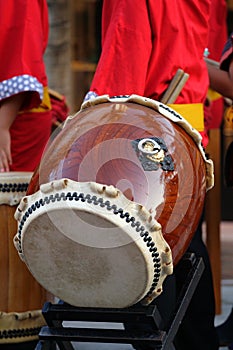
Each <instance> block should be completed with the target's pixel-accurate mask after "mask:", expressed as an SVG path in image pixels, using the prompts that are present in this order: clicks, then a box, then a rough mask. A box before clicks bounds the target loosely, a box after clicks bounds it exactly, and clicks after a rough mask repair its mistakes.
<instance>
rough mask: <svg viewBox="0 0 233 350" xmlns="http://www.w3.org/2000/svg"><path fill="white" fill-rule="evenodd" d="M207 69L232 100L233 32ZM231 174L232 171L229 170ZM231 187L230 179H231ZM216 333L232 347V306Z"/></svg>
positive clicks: (231, 114)
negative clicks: (218, 61)
mask: <svg viewBox="0 0 233 350" xmlns="http://www.w3.org/2000/svg"><path fill="white" fill-rule="evenodd" d="M207 65H208V71H209V75H210V86H211V87H212V88H213V89H214V90H215V91H217V92H219V93H220V94H221V95H222V96H224V97H228V98H229V99H231V100H232V101H233V33H231V35H230V36H229V39H228V40H227V42H226V44H225V46H224V48H223V52H222V56H221V59H220V67H219V68H220V69H219V68H217V67H216V66H214V65H211V64H208V62H207ZM227 120H228V125H227V127H228V128H229V129H230V131H231V135H232V133H233V105H231V106H230V107H229V108H228V109H227ZM232 151H233V142H231V144H230V146H229V155H231V157H229V160H228V161H231V164H229V167H232ZM231 174H232V171H231ZM231 187H232V180H231ZM217 333H218V337H219V343H220V345H221V346H229V349H232V348H233V307H232V309H231V312H230V314H229V315H228V317H227V319H226V320H225V321H224V322H223V323H222V324H220V325H218V327H217Z"/></svg>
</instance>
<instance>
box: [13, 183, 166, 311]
mask: <svg viewBox="0 0 233 350" xmlns="http://www.w3.org/2000/svg"><path fill="white" fill-rule="evenodd" d="M54 183H55V182H54ZM54 183H51V184H46V191H45V192H46V193H43V186H41V189H42V191H40V192H39V193H36V194H34V195H32V196H28V197H27V206H26V208H25V209H24V210H23V212H22V210H21V209H22V208H19V211H20V218H21V226H20V227H21V228H20V229H19V232H18V236H17V238H16V241H18V242H19V244H18V250H19V251H20V252H21V255H23V258H24V260H25V262H26V264H27V266H28V267H29V269H30V271H31V273H32V274H33V275H34V277H35V278H36V279H37V280H38V281H39V283H41V284H42V285H43V286H44V287H45V288H46V289H47V290H49V291H50V292H52V293H53V294H54V295H55V296H57V297H59V298H60V299H62V300H64V301H65V302H67V303H70V304H72V305H75V306H81V307H114V308H122V307H127V306H130V305H133V304H135V303H137V302H138V301H140V300H142V299H145V303H148V302H150V301H151V297H152V296H153V298H154V296H155V295H158V294H160V293H161V292H162V287H161V283H162V281H163V279H164V278H165V275H167V274H168V273H171V272H172V260H171V253H170V249H169V247H168V245H167V243H166V242H165V241H164V239H163V237H162V234H161V231H160V225H159V224H158V223H156V222H154V221H153V220H151V217H150V214H149V213H147V212H146V210H145V208H144V209H143V208H142V206H140V205H138V204H136V203H133V202H131V201H129V200H127V199H126V198H125V197H124V195H123V194H122V193H120V192H119V191H118V190H117V189H114V188H113V186H109V187H108V186H103V185H98V184H90V183H88V184H85V183H82V184H79V183H75V182H74V181H72V180H67V179H66V180H63V182H62V181H61V180H60V181H58V183H60V184H62V183H63V184H64V183H65V188H63V189H60V190H58V189H57V183H56V191H55V190H54ZM49 186H50V189H49V190H48V187H49ZM25 198H26V197H25ZM24 203H25V202H24ZM45 204H46V205H45ZM122 208H123V209H122ZM140 216H141V217H140Z"/></svg>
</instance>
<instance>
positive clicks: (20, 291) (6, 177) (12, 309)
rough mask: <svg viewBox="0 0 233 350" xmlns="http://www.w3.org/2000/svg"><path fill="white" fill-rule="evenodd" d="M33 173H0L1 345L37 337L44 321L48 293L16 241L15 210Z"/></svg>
mask: <svg viewBox="0 0 233 350" xmlns="http://www.w3.org/2000/svg"><path fill="white" fill-rule="evenodd" d="M31 176H32V173H31V172H9V173H1V174H0V233H1V241H0V251H1V254H0V280H1V296H0V344H1V343H15V342H24V341H29V340H34V339H36V338H37V336H38V330H39V328H40V327H41V326H42V325H43V324H44V323H45V321H44V319H43V316H42V314H41V311H39V310H41V308H42V306H43V304H44V302H45V301H46V293H47V292H46V290H45V289H44V288H42V286H41V285H40V284H39V283H38V282H37V281H36V280H35V279H34V277H33V276H32V275H31V273H30V272H29V270H28V269H27V267H26V265H25V264H24V263H23V262H22V261H21V260H20V259H19V256H18V254H17V252H16V250H15V247H14V243H13V238H14V235H15V233H16V232H17V222H16V220H15V219H14V213H15V210H16V207H17V205H18V203H19V201H20V200H21V199H22V197H23V196H24V195H25V194H26V191H27V187H28V184H29V181H30V179H31ZM38 309H39V310H38ZM30 310H35V311H30Z"/></svg>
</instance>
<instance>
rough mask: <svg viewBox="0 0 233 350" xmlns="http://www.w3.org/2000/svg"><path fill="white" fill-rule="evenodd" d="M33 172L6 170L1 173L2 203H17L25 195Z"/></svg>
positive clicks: (0, 193)
mask: <svg viewBox="0 0 233 350" xmlns="http://www.w3.org/2000/svg"><path fill="white" fill-rule="evenodd" d="M32 174H33V173H32V172H14V171H12V172H6V173H2V174H0V204H8V205H10V206H15V205H17V204H18V203H19V202H20V200H21V198H22V197H23V196H25V194H26V192H27V188H28V185H29V183H30V180H31V177H32Z"/></svg>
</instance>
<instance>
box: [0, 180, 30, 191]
mask: <svg viewBox="0 0 233 350" xmlns="http://www.w3.org/2000/svg"><path fill="white" fill-rule="evenodd" d="M27 188H28V182H23V183H10V184H9V183H4V184H0V192H8V193H9V192H26V191H27Z"/></svg>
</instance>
